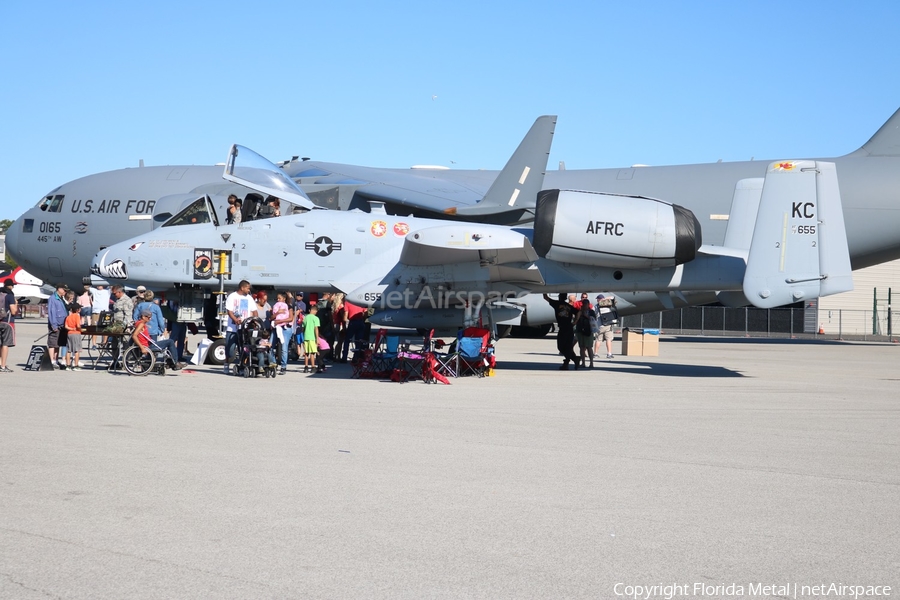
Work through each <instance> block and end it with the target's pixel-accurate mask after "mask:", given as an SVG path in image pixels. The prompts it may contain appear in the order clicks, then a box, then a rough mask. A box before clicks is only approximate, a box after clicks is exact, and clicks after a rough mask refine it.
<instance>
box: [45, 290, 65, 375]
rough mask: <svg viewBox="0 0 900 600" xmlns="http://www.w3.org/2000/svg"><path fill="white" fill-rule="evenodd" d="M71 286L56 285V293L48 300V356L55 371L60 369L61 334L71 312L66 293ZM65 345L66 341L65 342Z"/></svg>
mask: <svg viewBox="0 0 900 600" xmlns="http://www.w3.org/2000/svg"><path fill="white" fill-rule="evenodd" d="M68 290H69V286H67V285H66V284H64V283H57V284H56V292H55V293H54V294H53V295H52V296H50V299H49V300H47V329H48V333H47V354H48V355H49V356H50V363H51V364H52V365H53V368H54V369H59V368H60V365H59V364H57V362H56V359H57V357H58V356H59V343H60V334H61V333H62V329H63V325H65V323H66V317H67V316H68V314H69V311H67V310H66V301H65V300H64V299H63V298H65V297H66V292H67V291H68ZM63 343H65V340H63Z"/></svg>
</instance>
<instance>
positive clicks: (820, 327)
mask: <svg viewBox="0 0 900 600" xmlns="http://www.w3.org/2000/svg"><path fill="white" fill-rule="evenodd" d="M824 333H825V328H824V327H822V324H821V323H819V335H823V334H824Z"/></svg>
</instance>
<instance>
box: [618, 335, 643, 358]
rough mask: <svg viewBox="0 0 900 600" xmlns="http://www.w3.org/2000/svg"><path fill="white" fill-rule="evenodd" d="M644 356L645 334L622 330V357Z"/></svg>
mask: <svg viewBox="0 0 900 600" xmlns="http://www.w3.org/2000/svg"><path fill="white" fill-rule="evenodd" d="M643 354H644V334H643V333H637V332H635V331H631V330H630V329H623V330H622V356H643Z"/></svg>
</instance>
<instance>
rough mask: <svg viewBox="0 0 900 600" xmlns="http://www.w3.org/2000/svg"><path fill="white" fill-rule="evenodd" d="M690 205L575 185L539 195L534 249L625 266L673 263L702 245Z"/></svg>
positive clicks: (544, 253) (603, 264)
mask: <svg viewBox="0 0 900 600" xmlns="http://www.w3.org/2000/svg"><path fill="white" fill-rule="evenodd" d="M700 245H701V239H700V223H698V222H697V218H696V217H695V216H694V213H692V212H691V211H689V210H688V209H686V208H684V207H682V206H678V205H676V204H670V203H668V202H663V201H661V200H654V199H653V198H644V197H642V196H625V195H620V194H601V193H594V192H579V191H572V190H544V191H542V192H541V193H539V194H538V199H537V209H536V211H535V218H534V249H535V251H537V253H538V254H539V255H540V256H542V257H544V258H547V259H549V260H555V261H558V262H565V263H573V264H577V265H589V266H593V267H609V268H623V269H650V268H657V267H671V266H675V265H680V264H683V263H686V262H689V261H691V260H693V259H694V257H695V256H696V255H697V250H698V249H699V248H700Z"/></svg>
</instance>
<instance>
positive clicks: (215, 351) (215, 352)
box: [206, 339, 225, 366]
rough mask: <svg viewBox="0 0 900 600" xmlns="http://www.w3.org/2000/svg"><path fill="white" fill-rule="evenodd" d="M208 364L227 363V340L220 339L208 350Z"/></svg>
mask: <svg viewBox="0 0 900 600" xmlns="http://www.w3.org/2000/svg"><path fill="white" fill-rule="evenodd" d="M206 364H208V365H219V366H221V365H224V364H225V340H224V339H219V340H216V341H214V342H213V343H212V345H211V346H210V347H209V350H207V351H206Z"/></svg>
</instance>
